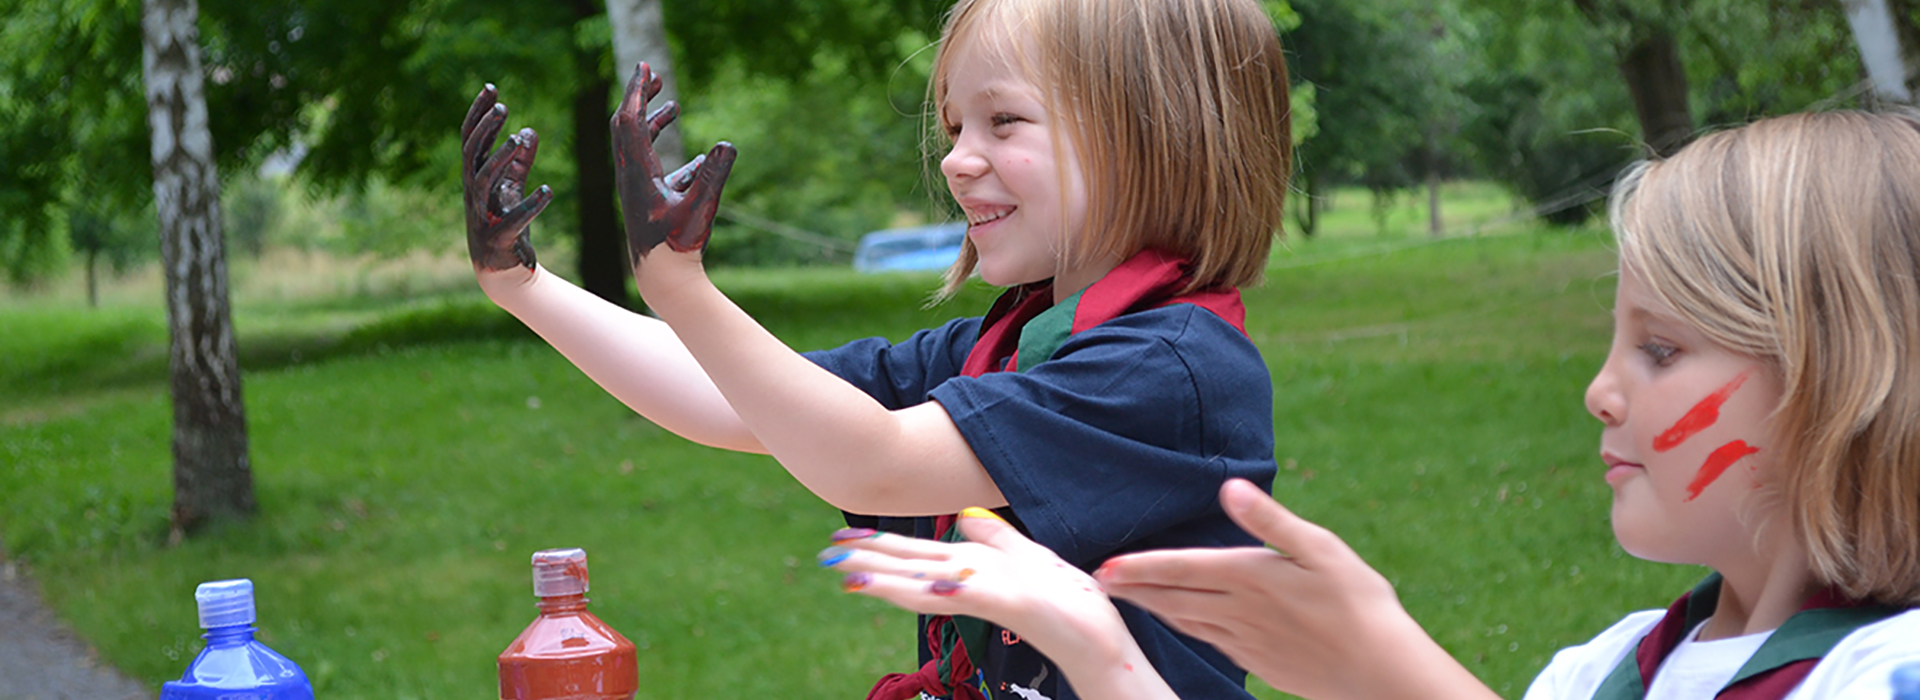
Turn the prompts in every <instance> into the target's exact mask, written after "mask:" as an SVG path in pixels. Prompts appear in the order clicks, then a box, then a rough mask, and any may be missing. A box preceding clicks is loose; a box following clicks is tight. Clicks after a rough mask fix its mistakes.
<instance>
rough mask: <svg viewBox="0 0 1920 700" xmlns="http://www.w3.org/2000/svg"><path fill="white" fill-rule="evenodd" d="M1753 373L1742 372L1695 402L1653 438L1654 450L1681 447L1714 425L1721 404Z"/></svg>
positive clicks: (1662, 450) (1717, 418) (1663, 450)
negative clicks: (1671, 424) (1689, 439)
mask: <svg viewBox="0 0 1920 700" xmlns="http://www.w3.org/2000/svg"><path fill="white" fill-rule="evenodd" d="M1752 373H1753V372H1752V371H1751V370H1749V371H1746V372H1741V373H1740V376H1738V377H1734V378H1733V381H1730V382H1727V385H1726V386H1723V387H1720V390H1719V391H1715V392H1713V393H1712V394H1711V395H1709V396H1707V398H1704V399H1701V400H1700V403H1697V404H1694V405H1693V408H1692V409H1691V410H1689V411H1687V415H1684V416H1681V417H1680V420H1678V421H1675V422H1674V424H1673V427H1671V428H1667V431H1666V432H1664V433H1661V434H1660V435H1659V436H1658V437H1655V438H1654V439H1653V451H1655V452H1665V451H1667V450H1671V449H1673V448H1675V447H1679V446H1680V443H1683V442H1686V441H1687V438H1690V437H1693V436H1694V435H1697V434H1699V432H1700V431H1702V430H1706V429H1707V428H1710V427H1712V426H1713V424H1714V423H1715V422H1718V421H1719V420H1720V405H1721V404H1724V403H1726V402H1727V399H1729V398H1732V397H1733V392H1735V391H1738V390H1739V389H1740V385H1741V384H1745V383H1747V375H1750V374H1752Z"/></svg>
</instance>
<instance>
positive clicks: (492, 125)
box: [460, 85, 553, 272]
mask: <svg viewBox="0 0 1920 700" xmlns="http://www.w3.org/2000/svg"><path fill="white" fill-rule="evenodd" d="M506 121H507V106H506V105H503V104H500V103H499V96H498V94H497V93H496V92H495V91H494V87H493V86H492V85H488V86H486V87H485V88H483V89H481V90H480V95H479V96H478V97H475V98H474V99H473V106H471V107H468V108H467V118H466V121H465V122H463V123H462V124H461V125H460V142H461V146H460V181H461V184H463V185H464V186H465V188H466V208H467V255H468V256H470V257H472V258H473V267H474V269H475V270H478V271H483V272H484V271H499V270H510V269H513V268H516V267H524V268H526V269H528V270H531V269H533V264H534V256H533V244H532V243H531V242H530V241H528V240H527V225H528V224H531V223H533V217H536V216H539V215H540V211H541V210H543V209H546V208H547V204H548V203H549V202H552V201H553V190H551V189H548V188H547V186H546V185H541V186H540V189H538V190H535V191H534V193H533V196H531V197H528V196H526V195H525V190H526V186H527V171H528V170H529V169H531V168H532V167H533V156H534V153H535V152H537V151H539V150H540V136H539V135H538V134H535V133H534V132H533V130H532V129H521V130H520V133H517V134H514V135H512V136H509V137H507V142H506V143H504V144H501V145H500V149H499V150H494V148H493V141H494V139H495V138H497V137H498V136H499V135H500V128H501V126H503V125H505V124H506ZM489 151H492V153H491V154H489Z"/></svg>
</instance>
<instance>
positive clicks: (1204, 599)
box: [834, 113, 1920, 700]
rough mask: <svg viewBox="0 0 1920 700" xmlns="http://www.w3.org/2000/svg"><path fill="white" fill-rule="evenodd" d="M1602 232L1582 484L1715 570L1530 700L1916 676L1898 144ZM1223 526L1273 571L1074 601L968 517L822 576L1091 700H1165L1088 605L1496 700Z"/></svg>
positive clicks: (1911, 401) (1040, 563)
mask: <svg viewBox="0 0 1920 700" xmlns="http://www.w3.org/2000/svg"><path fill="white" fill-rule="evenodd" d="M1611 215H1612V222H1613V229H1614V232H1615V236H1616V239H1617V241H1618V247H1619V251H1620V279H1619V287H1618V296H1617V299H1616V301H1615V304H1614V311H1613V318H1614V337H1613V344H1612V346H1611V349H1610V351H1609V353H1608V355H1607V360H1606V363H1605V364H1604V365H1603V366H1602V367H1601V368H1600V372H1599V374H1598V376H1596V377H1594V379H1593V382H1592V384H1591V385H1590V386H1589V387H1588V389H1587V395H1586V405H1587V409H1588V411H1589V412H1591V413H1592V414H1593V415H1594V417H1596V418H1598V419H1599V420H1600V421H1601V423H1602V430H1601V436H1600V454H1599V457H1600V458H1599V460H1597V461H1598V463H1599V464H1600V465H1603V466H1604V471H1603V470H1601V469H1595V470H1594V478H1596V479H1597V478H1605V479H1606V481H1607V483H1608V485H1610V486H1611V487H1612V488H1613V511H1612V520H1613V530H1614V535H1615V537H1616V538H1618V540H1619V542H1620V544H1621V546H1622V547H1623V548H1625V549H1626V550H1627V552H1628V553H1630V554H1633V555H1634V556H1636V557H1640V558H1642V559H1648V560H1652V561H1660V562H1671V563H1678V564H1693V565H1703V566H1706V567H1709V568H1711V569H1712V570H1713V573H1712V574H1711V575H1710V576H1708V577H1707V578H1706V580H1704V581H1702V582H1701V583H1700V584H1699V585H1698V586H1697V587H1695V588H1694V589H1693V590H1692V591H1690V592H1688V593H1686V595H1683V596H1681V597H1680V599H1679V600H1677V601H1675V602H1674V603H1673V605H1672V606H1670V607H1669V608H1668V609H1666V610H1647V611H1642V612H1636V613H1632V614H1630V615H1627V616H1626V617H1625V618H1624V619H1622V620H1621V621H1620V622H1618V623H1617V624H1615V625H1613V626H1612V627H1610V628H1608V629H1607V630H1605V631H1603V632H1601V633H1600V635H1599V636H1597V637H1595V638H1594V639H1593V640H1592V641H1590V642H1588V643H1586V644H1584V645H1581V646H1577V647H1571V648H1568V649H1565V650H1562V651H1561V652H1560V653H1559V654H1557V655H1556V656H1555V657H1554V658H1553V661H1552V662H1551V663H1550V664H1549V665H1548V666H1547V668H1546V669H1545V670H1544V671H1543V672H1542V673H1541V674H1540V676H1539V677H1538V678H1537V679H1536V680H1535V681H1534V683H1533V684H1532V686H1531V687H1530V688H1529V689H1528V691H1527V694H1526V697H1527V698H1528V699H1529V700H1550V699H1554V700H1557V699H1567V700H1586V699H1588V698H1595V699H1599V700H1613V699H1616V698H1655V699H1659V698H1670V699H1680V698H1716V697H1717V698H1726V699H1740V700H1760V699H1765V700H1774V699H1777V698H1795V699H1801V698H1804V699H1812V698H1860V699H1862V700H1865V699H1868V698H1872V699H1875V700H1878V699H1882V698H1887V697H1890V696H1891V694H1892V687H1891V679H1892V677H1893V676H1894V671H1895V669H1897V668H1899V667H1901V666H1902V665H1903V664H1905V663H1911V662H1914V661H1916V660H1920V611H1917V610H1915V609H1914V607H1915V605H1916V604H1920V120H1917V119H1916V118H1914V117H1911V116H1907V115H1876V114H1859V113H1830V114H1804V115H1795V116H1789V117H1781V118H1775V119H1769V120H1766V121H1762V122H1758V123H1755V124H1752V125H1749V126H1746V127H1743V128H1739V129H1734V130H1731V131H1728V132H1724V133H1719V134H1714V135H1710V136H1707V137H1704V138H1702V139H1700V140H1699V141H1697V142H1695V143H1693V144H1691V145H1689V146H1687V147H1686V148H1685V149H1683V150H1682V151H1681V152H1680V153H1678V154H1676V155H1675V156H1673V157H1671V158H1669V159H1666V160H1664V161H1659V162H1653V163H1648V164H1642V165H1640V166H1637V167H1635V168H1633V169H1631V170H1629V171H1628V172H1627V173H1626V174H1625V176H1623V177H1622V178H1621V180H1620V181H1619V184H1618V185H1617V186H1616V189H1615V192H1614V196H1613V200H1612V207H1611ZM1603 475H1604V476H1603ZM1220 501H1221V504H1222V507H1223V508H1224V509H1225V510H1226V511H1227V513H1228V514H1229V515H1230V516H1232V517H1233V518H1234V520H1235V521H1236V522H1238V523H1240V524H1241V525H1242V526H1243V527H1245V528H1246V529H1247V530H1249V531H1250V532H1252V533H1254V534H1255V535H1257V536H1259V537H1261V538H1262V539H1264V540H1266V541H1267V542H1268V543H1269V544H1270V545H1272V548H1266V547H1259V548H1229V549H1210V550H1199V549H1195V550H1161V551H1154V552H1142V553H1134V554H1126V555H1122V556H1118V557H1115V558H1113V559H1110V560H1108V561H1107V562H1106V563H1105V564H1104V565H1103V566H1101V567H1100V568H1099V569H1098V570H1097V571H1096V573H1095V575H1094V577H1092V579H1088V578H1085V577H1081V576H1077V575H1076V574H1077V573H1078V571H1077V570H1072V569H1070V568H1062V567H1060V566H1059V562H1058V561H1057V560H1056V559H1055V558H1054V557H1053V556H1052V555H1051V553H1049V552H1048V551H1047V550H1046V549H1044V548H1040V547H1035V546H1033V545H1032V544H1031V543H1030V542H1028V541H1026V540H1025V539H1024V538H1022V537H1021V536H1020V534H1019V533H1018V532H1016V531H1015V530H1013V529H1012V528H1010V527H1008V526H1007V525H1006V524H1005V523H1003V522H1001V521H1000V520H998V519H996V518H994V517H993V514H992V513H990V512H987V511H983V510H969V511H967V514H968V515H970V516H975V517H966V518H963V519H962V523H961V528H960V529H961V531H962V533H963V534H964V535H965V536H966V537H967V538H968V539H970V540H972V541H971V542H967V543H960V544H942V543H931V542H917V541H910V540H905V539H902V538H895V537H891V536H887V535H878V534H869V533H865V532H844V531H843V532H842V533H838V534H836V535H835V539H836V540H840V541H839V542H838V544H837V545H836V549H835V550H834V551H836V552H838V551H845V550H851V551H852V552H853V553H852V554H849V555H845V556H842V557H840V558H839V561H837V562H836V567H837V568H839V569H841V570H843V571H847V572H849V573H848V574H847V578H846V580H847V588H849V589H851V590H858V591H859V592H861V593H865V594H868V595H874V596H877V597H881V598H884V599H886V600H889V601H892V602H894V603H896V604H898V605H901V606H904V607H908V608H911V609H914V610H919V611H926V612H941V613H947V614H967V615H978V616H982V617H985V618H987V619H992V620H996V621H998V622H1001V623H1002V624H1005V625H1007V626H1008V628H1009V629H1011V630H1013V631H1014V632H1015V633H1017V634H1020V635H1022V636H1023V637H1024V638H1026V639H1027V640H1029V641H1031V642H1032V643H1034V644H1036V645H1037V646H1039V647H1040V648H1041V649H1042V650H1043V651H1046V652H1048V653H1057V654H1059V656H1058V657H1056V660H1058V661H1060V663H1061V666H1062V670H1063V671H1064V672H1065V673H1066V674H1067V677H1068V678H1069V679H1070V680H1071V681H1072V682H1073V683H1074V684H1075V685H1076V686H1079V687H1102V688H1105V689H1108V690H1109V692H1108V693H1107V694H1105V695H1104V697H1109V698H1170V697H1174V694H1173V692H1172V691H1170V690H1169V689H1168V688H1167V687H1166V686H1165V685H1163V684H1160V683H1158V682H1157V680H1156V679H1153V678H1151V677H1150V676H1151V674H1150V673H1144V674H1143V673H1142V671H1141V669H1140V668H1139V667H1138V666H1137V663H1136V662H1134V661H1132V659H1136V658H1137V654H1133V653H1131V652H1130V651H1128V650H1127V649H1125V646H1126V645H1125V644H1124V641H1123V642H1121V643H1118V644H1117V645H1116V644H1109V643H1107V642H1106V640H1109V639H1114V638H1117V637H1121V632H1122V631H1121V629H1120V628H1119V625H1118V623H1117V622H1116V621H1115V614H1114V611H1113V608H1111V607H1108V606H1106V605H1103V599H1102V596H1101V593H1102V592H1104V593H1105V594H1107V595H1109V596H1111V597H1112V598H1113V599H1117V600H1124V601H1129V602H1131V603H1133V604H1136V605H1139V606H1140V607H1144V608H1146V609H1147V610H1150V611H1152V612H1154V613H1155V614H1156V615H1158V616H1160V617H1161V618H1162V619H1164V620H1165V621H1167V622H1168V623H1169V624H1170V625H1172V626H1173V627H1174V628H1175V629H1179V630H1181V631H1184V632H1187V633H1189V634H1192V635H1194V636H1196V637H1199V638H1201V639H1203V640H1206V641H1208V642H1211V643H1213V644H1215V645H1216V646H1218V648H1219V649H1220V650H1221V651H1223V652H1225V653H1226V654H1227V655H1228V656H1230V657H1232V658H1233V659H1234V660H1235V661H1236V662H1238V663H1240V664H1241V665H1242V666H1244V667H1245V668H1247V669H1248V670H1249V671H1251V672H1253V673H1254V674H1256V675H1258V676H1260V677H1261V678H1262V679H1264V680H1266V681H1267V682H1268V683H1270V684H1272V685H1273V686H1274V687H1276V688H1278V689H1280V690H1283V691H1286V692H1289V693H1293V694H1296V695H1300V696H1304V697H1308V698H1319V699H1327V698H1376V699H1377V698H1423V699H1430V698H1493V697H1497V696H1496V695H1495V694H1494V693H1493V692H1492V691H1490V690H1488V689H1487V688H1486V687H1485V686H1484V685H1483V684H1481V683H1480V682H1479V681H1478V680H1477V679H1475V678H1474V677H1473V676H1472V675H1471V674H1470V673H1468V672H1467V671H1466V670H1465V669H1464V668H1463V667H1461V666H1460V664H1458V663H1457V662H1455V661H1454V659H1453V658H1452V657H1451V656H1449V655H1448V654H1447V653H1446V651H1445V650H1443V649H1441V648H1440V646H1439V645H1438V644H1436V643H1435V642H1434V641H1433V640H1432V639H1431V638H1430V637H1428V636H1427V635H1426V634H1425V632H1424V631H1422V630H1421V628H1420V626H1419V625H1418V623H1416V622H1414V621H1413V619H1412V618H1411V617H1409V616H1408V615H1407V613H1406V611H1405V610H1404V609H1403V608H1401V607H1400V603H1399V601H1398V599H1397V598H1396V597H1395V596H1394V592H1393V588H1392V586H1391V585H1390V584H1389V583H1388V582H1387V581H1386V579H1385V578H1383V577H1382V576H1381V575H1380V574H1378V573H1377V572H1375V571H1374V570H1373V569H1371V568H1370V567H1368V566H1367V565H1366V563H1365V562H1364V561H1362V560H1361V559H1360V558H1359V557H1358V556H1357V555H1355V554H1354V552H1353V550H1352V549H1350V548H1348V547H1347V546H1346V544H1345V543H1343V542H1341V541H1340V539H1339V538H1338V537H1336V536H1335V535H1333V534H1332V533H1330V532H1328V531H1326V530H1324V529H1322V528H1319V527H1317V526H1315V525H1313V524H1312V523H1309V522H1307V521H1305V520H1302V519H1300V518H1299V517H1297V516H1295V515H1293V514H1292V513H1290V512H1288V511H1287V510H1286V509H1285V508H1283V507H1281V506H1280V505H1279V504H1278V503H1275V502H1274V500H1273V499H1272V498H1270V497H1269V496H1268V494H1267V493H1266V490H1265V489H1263V488H1260V487H1258V486H1255V485H1252V484H1249V483H1246V482H1244V481H1238V480H1232V481H1228V482H1227V483H1226V484H1225V486H1224V487H1223V488H1222V489H1221V491H1220ZM957 572H964V578H965V581H964V582H961V583H959V584H957V585H956V584H954V583H944V584H941V585H940V587H939V588H933V587H930V586H929V584H928V583H927V582H926V581H925V579H927V578H936V579H945V580H948V581H952V580H955V579H959V578H962V577H963V576H962V575H961V574H960V573H957ZM1096 587H1098V588H1099V590H1098V591H1096V590H1095V588H1096ZM1121 638H1122V639H1123V637H1121ZM1110 646H1119V647H1121V650H1120V652H1118V653H1104V654H1103V653H1094V650H1099V649H1102V648H1105V647H1110Z"/></svg>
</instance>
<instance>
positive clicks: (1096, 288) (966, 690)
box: [867, 250, 1247, 700]
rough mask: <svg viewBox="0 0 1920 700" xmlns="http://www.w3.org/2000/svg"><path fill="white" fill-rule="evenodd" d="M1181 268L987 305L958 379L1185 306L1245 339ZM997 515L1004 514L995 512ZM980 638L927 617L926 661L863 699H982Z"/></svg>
mask: <svg viewBox="0 0 1920 700" xmlns="http://www.w3.org/2000/svg"><path fill="white" fill-rule="evenodd" d="M1187 267H1188V264H1187V261H1186V260H1185V259H1183V258H1180V257H1178V256H1175V255H1173V254H1171V253H1168V252H1166V251H1161V250H1143V251H1141V252H1139V253H1137V254H1135V255H1134V256H1133V257H1131V258H1128V259H1127V261H1126V262H1123V263H1120V266H1119V267H1115V268H1114V269H1113V271H1111V272H1108V273H1107V274H1106V276H1104V277H1101V278H1100V280H1099V281H1097V282H1094V283H1093V284H1092V285H1091V286H1089V287H1087V288H1086V289H1085V290H1082V291H1081V292H1080V293H1078V294H1075V295H1073V296H1071V297H1068V298H1067V299H1065V300H1063V301H1061V302H1060V303H1059V304H1054V303H1053V286H1052V282H1051V281H1047V282H1036V283H1034V284H1029V285H1024V286H1020V287H1015V288H1013V289H1009V290H1007V291H1006V293H1004V294H1001V295H1000V298H999V299H998V300H995V301H994V302H993V308H992V309H991V310H989V311H988V312H987V316H986V318H985V319H983V320H982V321H981V323H980V339H979V340H977V341H975V342H974V344H973V350H972V351H970V352H969V353H968V354H967V361H966V363H965V364H964V365H962V366H961V369H960V376H963V377H978V376H981V375H984V374H988V373H991V372H1004V371H1016V372H1024V371H1026V370H1029V369H1032V368H1033V367H1034V366H1035V365H1038V364H1040V363H1042V362H1045V361H1047V359H1048V358H1051V357H1053V353H1054V351H1056V350H1059V349H1060V346H1061V345H1062V344H1064V343H1066V342H1067V338H1068V337H1069V336H1071V335H1073V334H1074V333H1079V332H1080V331H1084V330H1086V329H1088V328H1092V327H1094V326H1098V325H1100V324H1102V323H1106V322H1107V321H1111V320H1113V319H1115V318H1118V317H1120V316H1121V315H1124V314H1126V313H1129V312H1133V311H1141V310H1145V309H1154V308H1159V307H1162V306H1166V305H1169V304H1193V305H1195V306H1198V307H1200V308H1203V309H1206V310H1208V311H1211V312H1213V313H1214V315H1216V316H1219V317H1220V318H1221V319H1223V320H1225V321H1226V322H1227V323H1230V324H1233V327H1234V328H1236V329H1238V330H1239V331H1240V332H1241V333H1243V334H1244V333H1246V332H1247V328H1246V318H1247V308H1246V307H1245V306H1243V305H1241V303H1240V290H1238V289H1233V288H1226V289H1206V290H1201V291H1197V292H1192V293H1189V294H1180V293H1179V292H1180V289H1181V288H1182V287H1185V286H1186V285H1187V282H1188V280H1189V275H1188V273H1187ZM1001 515H1002V516H1003V517H1004V516H1006V515H1008V513H1007V512H1006V511H1005V509H1002V510H1001ZM957 517H958V516H954V515H942V516H940V517H939V518H936V519H935V520H934V532H935V534H936V536H937V537H938V538H939V539H940V540H942V541H946V542H957V541H959V540H960V539H961V538H960V529H959V528H956V527H954V526H953V524H954V522H955V520H956V519H957ZM988 632H989V625H988V623H987V621H985V620H981V619H977V618H971V617H965V616H957V617H950V616H947V615H935V616H932V617H929V618H928V623H927V629H926V644H927V649H928V651H930V652H932V654H933V660H932V661H928V662H927V663H926V665H925V666H922V667H920V670H918V671H915V672H913V673H892V674H888V675H887V676H886V677H885V678H881V679H880V681H879V682H878V683H875V684H874V686H873V690H871V691H869V692H868V693H867V700H907V699H908V698H914V697H917V696H919V694H920V693H922V692H925V693H927V694H928V695H932V696H936V697H940V696H947V695H949V694H950V695H951V696H952V697H953V698H955V700H982V699H984V698H985V697H987V695H988V692H987V688H986V687H985V679H984V676H983V675H982V674H981V673H979V672H978V671H977V670H976V669H975V668H974V666H973V660H972V656H971V655H969V654H968V650H972V651H973V652H975V653H984V652H985V650H986V648H987V647H986V645H987V640H988V637H989V634H988Z"/></svg>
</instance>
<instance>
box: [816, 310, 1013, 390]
mask: <svg viewBox="0 0 1920 700" xmlns="http://www.w3.org/2000/svg"><path fill="white" fill-rule="evenodd" d="M979 335H980V319H979V318H961V319H954V320H952V321H949V322H947V323H945V324H943V325H941V326H939V327H937V328H929V329H926V330H923V331H919V332H916V333H914V334H913V335H912V336H909V337H908V338H907V339H906V340H903V341H901V342H899V343H890V342H888V341H887V339H886V338H866V339H863V340H856V341H853V342H851V343H847V344H846V345H842V346H840V347H838V348H834V349H831V350H815V351H812V352H806V353H801V354H802V356H804V357H806V358H807V359H808V360H812V361H813V363H814V364H816V365H819V366H820V367H822V368H824V369H826V370H827V371H828V372H832V373H833V374H834V375H835V376H838V377H840V378H841V379H844V380H846V381H847V383H849V384H852V385H854V386H856V387H859V388H860V390H861V391H864V392H866V393H867V395H868V396H872V397H873V398H874V400H876V401H879V402H880V404H881V405H883V406H886V407H887V409H888V410H893V411H897V410H900V409H902V408H907V407H909V406H916V405H919V404H922V403H926V401H927V393H928V392H929V391H932V389H933V387H935V386H938V385H939V384H940V383H941V382H944V381H946V380H947V379H949V378H951V377H954V376H956V375H958V374H960V368H961V366H963V365H965V364H966V361H967V352H968V351H969V350H971V349H973V342H974V340H975V339H977V338H978V337H979Z"/></svg>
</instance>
